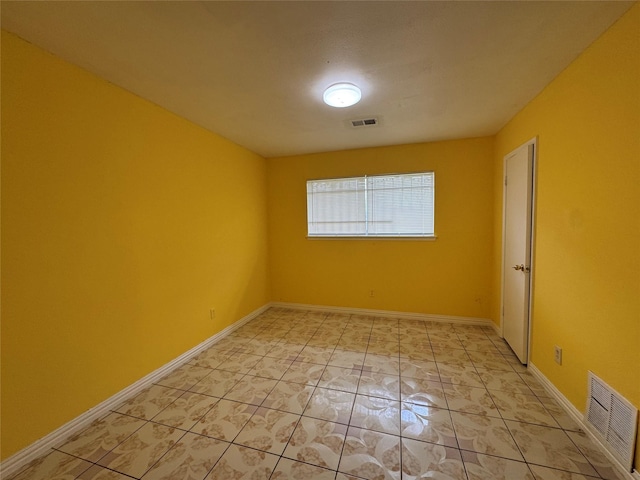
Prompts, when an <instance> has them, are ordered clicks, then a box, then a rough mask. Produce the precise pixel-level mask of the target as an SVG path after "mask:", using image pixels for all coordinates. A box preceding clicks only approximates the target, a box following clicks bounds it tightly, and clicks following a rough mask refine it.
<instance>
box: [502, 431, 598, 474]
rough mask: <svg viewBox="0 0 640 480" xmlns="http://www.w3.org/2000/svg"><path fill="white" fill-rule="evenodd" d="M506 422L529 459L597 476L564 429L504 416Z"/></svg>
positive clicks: (533, 461) (535, 462)
mask: <svg viewBox="0 0 640 480" xmlns="http://www.w3.org/2000/svg"><path fill="white" fill-rule="evenodd" d="M506 424H507V426H508V427H509V430H510V431H511V433H512V435H513V438H514V439H515V441H516V443H517V444H518V447H519V448H520V450H521V451H522V454H523V455H524V458H525V460H526V461H527V462H528V463H534V464H536V465H542V466H545V467H551V468H556V469H558V470H566V471H568V472H574V473H580V474H583V475H592V476H597V473H596V471H595V470H594V469H593V467H592V466H591V465H590V464H589V462H588V461H587V459H586V458H585V457H584V455H583V454H582V453H580V450H578V448H577V447H576V446H575V445H574V444H573V442H572V441H571V439H570V438H569V437H568V436H567V434H566V433H565V432H564V431H563V430H560V429H558V428H550V427H544V426H541V425H531V424H528V423H521V422H514V421H512V420H506Z"/></svg>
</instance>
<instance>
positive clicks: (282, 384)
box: [14, 308, 622, 480]
mask: <svg viewBox="0 0 640 480" xmlns="http://www.w3.org/2000/svg"><path fill="white" fill-rule="evenodd" d="M14 478H15V480H26V479H29V480H40V479H47V480H53V479H56V480H57V479H76V478H77V479H81V480H126V479H131V478H137V479H143V480H161V479H163V480H202V479H207V480H218V479H220V480H229V479H251V480H258V479H278V480H281V479H318V480H324V479H327V480H329V479H332V480H334V479H335V480H357V479H398V480H400V479H403V480H412V479H418V478H429V479H443V480H462V479H465V480H480V479H482V480H485V479H486V480H500V479H508V480H520V479H531V480H534V479H537V480H560V479H563V480H564V479H566V480H582V479H591V478H604V479H619V478H622V477H621V476H619V474H617V473H616V471H615V469H614V468H613V466H612V465H611V464H610V463H609V461H608V460H607V459H606V457H605V456H604V455H603V454H602V453H601V452H600V451H599V450H598V449H597V448H596V447H595V445H593V444H592V443H591V442H590V440H589V439H588V438H587V437H586V435H585V434H584V433H583V432H581V431H580V429H579V428H578V427H577V425H576V424H574V422H573V421H572V420H571V418H570V417H569V416H568V415H567V414H566V413H565V412H564V411H563V409H562V408H561V407H560V406H559V405H558V404H557V403H556V402H555V401H554V400H553V399H552V398H550V397H549V396H548V395H547V393H546V392H545V390H544V389H543V388H542V386H541V385H540V384H539V383H538V382H537V381H536V380H535V379H534V378H533V377H532V375H531V374H530V373H528V372H527V370H526V368H525V367H523V366H522V365H520V363H519V362H518V360H517V359H516V358H515V356H514V355H513V354H512V353H511V351H510V349H509V348H508V346H507V345H506V344H505V343H504V342H503V341H502V340H501V339H500V338H499V337H498V336H496V334H495V333H494V332H493V331H492V330H491V329H490V328H487V327H478V326H464V325H457V324H448V323H436V322H429V321H427V322H425V321H420V320H406V319H400V320H399V319H390V318H380V317H369V316H361V315H342V314H330V313H324V312H315V311H300V310H290V309H282V308H272V309H270V310H268V311H266V312H265V313H263V314H262V315H260V316H259V317H258V318H256V319H254V320H253V321H251V322H250V323H248V324H246V325H244V326H243V327H241V328H239V329H238V330H236V331H235V332H233V333H232V334H231V335H229V336H227V337H226V338H224V339H222V340H221V341H219V342H218V343H216V344H215V345H214V346H212V347H210V348H209V349H208V350H206V351H204V352H202V353H201V354H200V355H198V356H197V357H195V358H193V359H192V360H191V361H189V362H188V363H187V364H185V365H183V366H182V367H180V368H178V369H176V370H175V371H173V372H172V373H171V374H169V375H167V376H166V377H165V378H163V379H162V380H160V381H158V382H157V384H155V385H153V386H152V387H150V388H148V389H147V390H145V391H144V392H142V393H140V394H139V395H137V396H136V397H134V398H131V399H130V400H128V401H127V402H125V403H124V404H122V405H120V406H119V407H118V408H116V409H115V410H114V411H112V412H111V413H110V414H109V415H107V416H106V417H104V418H102V419H101V420H99V421H96V422H94V423H93V424H92V425H91V426H90V427H89V428H87V429H86V430H85V431H83V432H81V433H80V434H78V435H76V436H74V437H73V438H71V439H70V440H68V441H67V443H65V444H64V445H62V446H60V447H58V448H56V449H54V450H53V451H52V452H51V453H50V454H49V455H47V456H45V457H43V458H41V459H39V460H37V461H35V462H33V463H32V464H31V465H29V466H28V467H26V469H24V470H23V471H21V472H19V473H18V474H17V476H15V477H14Z"/></svg>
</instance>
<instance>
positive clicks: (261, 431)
mask: <svg viewBox="0 0 640 480" xmlns="http://www.w3.org/2000/svg"><path fill="white" fill-rule="evenodd" d="M299 419H300V416H299V415H294V414H293V413H287V412H282V411H279V410H271V409H268V408H263V407H260V408H258V409H257V410H256V412H255V413H254V414H253V416H252V417H251V419H249V421H248V422H247V424H246V425H245V426H244V428H243V429H242V430H241V431H240V433H239V434H238V436H237V437H236V439H235V440H234V441H233V443H235V444H238V445H243V446H245V447H250V448H255V449H256V450H262V451H264V452H269V453H274V454H276V455H280V454H281V453H282V452H283V451H284V447H285V446H286V445H287V442H288V441H289V438H290V437H291V434H292V433H293V429H294V428H295V427H296V425H297V424H298V420H299Z"/></svg>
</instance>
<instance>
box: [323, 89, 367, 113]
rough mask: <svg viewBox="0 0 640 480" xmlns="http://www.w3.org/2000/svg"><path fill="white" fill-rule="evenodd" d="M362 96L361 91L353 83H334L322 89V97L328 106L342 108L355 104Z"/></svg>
mask: <svg viewBox="0 0 640 480" xmlns="http://www.w3.org/2000/svg"><path fill="white" fill-rule="evenodd" d="M361 98H362V92H361V91H360V89H359V88H358V87H356V86H355V85H354V84H353V83H336V84H333V85H331V86H330V87H329V88H327V89H326V90H325V91H324V95H322V99H323V100H324V103H326V104H327V105H329V106H330V107H337V108H344V107H350V106H351V105H355V104H356V103H358V102H359V101H360V99H361Z"/></svg>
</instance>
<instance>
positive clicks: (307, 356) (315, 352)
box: [297, 345, 332, 365]
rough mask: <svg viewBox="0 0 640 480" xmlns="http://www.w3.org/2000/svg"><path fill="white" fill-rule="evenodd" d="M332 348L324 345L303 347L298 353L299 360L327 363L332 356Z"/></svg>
mask: <svg viewBox="0 0 640 480" xmlns="http://www.w3.org/2000/svg"><path fill="white" fill-rule="evenodd" d="M331 354H332V352H331V350H327V349H325V348H322V347H313V346H310V345H308V346H306V347H304V348H303V349H302V351H301V352H300V354H299V355H298V358H297V360H298V361H300V362H307V363H317V364H320V365H326V364H327V362H328V361H329V359H330V358H331Z"/></svg>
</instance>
